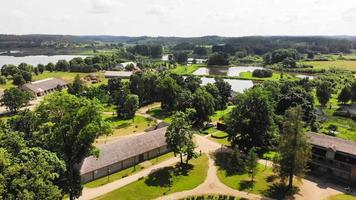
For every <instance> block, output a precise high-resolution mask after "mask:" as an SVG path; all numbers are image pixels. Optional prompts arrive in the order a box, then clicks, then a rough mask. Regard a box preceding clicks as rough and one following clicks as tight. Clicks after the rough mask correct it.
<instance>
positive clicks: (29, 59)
mask: <svg viewBox="0 0 356 200" xmlns="http://www.w3.org/2000/svg"><path fill="white" fill-rule="evenodd" d="M75 57H81V58H86V57H87V56H83V55H54V56H45V55H38V56H23V57H15V56H0V67H2V66H3V65H5V64H14V65H19V64H20V63H23V62H24V63H27V64H30V65H33V66H36V65H38V64H45V65H46V64H48V63H50V62H53V63H54V64H55V63H56V62H57V61H58V60H68V61H69V60H71V59H73V58H75Z"/></svg>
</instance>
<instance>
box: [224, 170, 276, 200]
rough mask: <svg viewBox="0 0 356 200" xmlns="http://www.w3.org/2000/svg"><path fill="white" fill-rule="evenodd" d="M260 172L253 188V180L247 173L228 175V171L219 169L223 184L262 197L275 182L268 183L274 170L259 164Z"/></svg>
mask: <svg viewBox="0 0 356 200" xmlns="http://www.w3.org/2000/svg"><path fill="white" fill-rule="evenodd" d="M257 169H258V172H257V174H256V176H255V178H254V179H255V180H254V185H253V187H252V186H251V185H250V180H251V178H250V177H249V175H248V174H247V173H243V174H235V175H227V173H226V171H225V170H223V169H219V170H218V172H217V175H218V177H219V179H220V181H221V182H222V183H224V184H225V185H227V186H229V187H231V188H233V189H237V190H240V191H248V192H251V193H254V194H259V195H262V194H263V193H264V191H266V190H268V189H269V187H270V186H271V185H272V184H273V182H272V181H271V182H268V181H267V180H268V177H270V176H271V177H272V176H273V172H272V168H269V167H267V168H265V166H263V165H261V164H258V168H257Z"/></svg>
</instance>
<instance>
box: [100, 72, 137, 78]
mask: <svg viewBox="0 0 356 200" xmlns="http://www.w3.org/2000/svg"><path fill="white" fill-rule="evenodd" d="M132 74H133V72H132V71H106V72H105V74H104V76H105V78H130V76H131V75H132Z"/></svg>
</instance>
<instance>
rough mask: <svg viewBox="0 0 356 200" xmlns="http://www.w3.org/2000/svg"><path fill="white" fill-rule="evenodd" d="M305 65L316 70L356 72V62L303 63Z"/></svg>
mask: <svg viewBox="0 0 356 200" xmlns="http://www.w3.org/2000/svg"><path fill="white" fill-rule="evenodd" d="M301 63H302V64H305V65H312V66H313V67H314V68H315V69H343V70H350V71H356V61H349V60H335V61H303V62H301Z"/></svg>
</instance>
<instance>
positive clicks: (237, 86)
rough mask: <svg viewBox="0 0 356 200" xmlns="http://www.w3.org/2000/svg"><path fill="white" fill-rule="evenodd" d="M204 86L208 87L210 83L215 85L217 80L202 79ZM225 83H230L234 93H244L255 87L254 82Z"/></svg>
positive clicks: (233, 81) (233, 80)
mask: <svg viewBox="0 0 356 200" xmlns="http://www.w3.org/2000/svg"><path fill="white" fill-rule="evenodd" d="M201 81H202V85H206V84H208V83H214V82H215V78H207V77H202V78H201ZM224 81H226V82H228V83H230V85H231V89H232V90H233V91H234V92H240V93H242V92H243V91H244V90H246V89H248V88H251V87H253V82H252V81H251V80H236V79H224Z"/></svg>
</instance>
